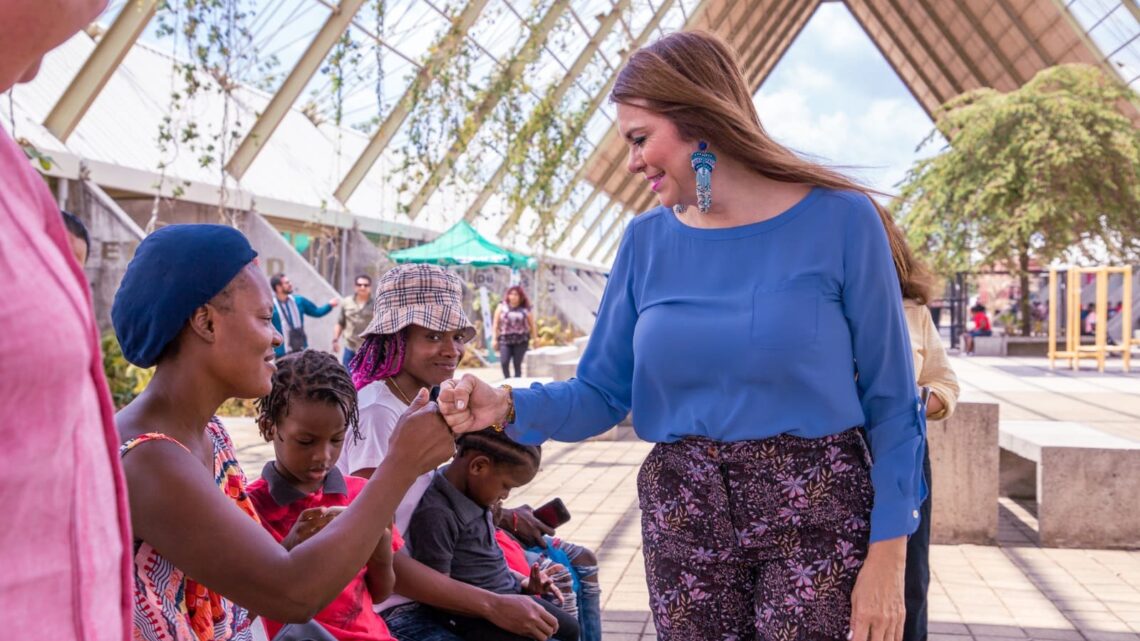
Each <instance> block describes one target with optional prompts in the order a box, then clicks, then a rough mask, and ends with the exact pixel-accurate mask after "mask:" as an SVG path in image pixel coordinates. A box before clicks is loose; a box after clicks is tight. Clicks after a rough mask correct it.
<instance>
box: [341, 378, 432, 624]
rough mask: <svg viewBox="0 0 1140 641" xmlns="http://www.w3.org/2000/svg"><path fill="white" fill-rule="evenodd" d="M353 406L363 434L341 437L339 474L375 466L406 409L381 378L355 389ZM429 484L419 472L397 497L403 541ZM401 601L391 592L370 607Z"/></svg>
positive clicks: (382, 607) (427, 476)
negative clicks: (399, 497) (355, 402)
mask: <svg viewBox="0 0 1140 641" xmlns="http://www.w3.org/2000/svg"><path fill="white" fill-rule="evenodd" d="M357 406H358V407H359V412H360V435H361V436H362V437H364V438H363V439H362V440H360V441H357V440H356V439H354V438H352V437H351V436H349V437H348V438H346V439H344V448H343V449H342V450H341V451H340V459H338V460H337V462H336V466H337V468H339V469H340V471H341V473H343V474H352V473H353V472H355V471H357V470H363V469H368V468H375V467H379V466H380V462H381V461H383V460H384V457H385V456H387V455H388V440H389V439H391V438H392V432H393V431H395V429H396V421H398V420H400V416H401V415H403V413H404V412H405V411H407V409H408V406H407V405H405V404H404V402H403V401H402V400H400V399H399V398H396V395H395V394H393V393H392V389H391V388H390V387H388V384H387V383H385V382H384V381H376V382H373V383H369V384H368V385H366V386H364V388H363V389H361V390H360V392H358V393H357ZM429 485H431V472H428V473H427V474H423V475H421V476H420V477H419V478H417V479H416V481H415V483H412V486H411V487H410V488H408V492H407V494H405V495H404V500H402V501H400V506H399V507H397V508H396V529H397V530H399V531H400V534H402V535H403V536H404V542H405V544H406V543H407V540H408V537H407V532H408V522H409V521H411V520H412V512H415V511H416V506H417V505H419V504H420V499H421V498H423V495H424V492H425V491H426V490H427V488H428V486H429ZM404 603H411V599H408V598H405V597H402V596H400V595H398V594H393V595H392V596H390V597H388V598H387V599H385V600H384V601H383V602H382V603H379V604H377V605H376V606H375V608H374V609H375V610H376V611H377V612H380V611H381V610H387V609H388V608H391V607H395V606H397V605H402V604H404Z"/></svg>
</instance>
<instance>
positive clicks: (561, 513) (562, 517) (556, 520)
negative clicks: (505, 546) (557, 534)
mask: <svg viewBox="0 0 1140 641" xmlns="http://www.w3.org/2000/svg"><path fill="white" fill-rule="evenodd" d="M534 516H535V518H537V519H538V520H539V521H542V522H543V523H545V524H546V525H548V526H550V527H551V528H558V527H559V526H561V525H563V524H565V523H567V522H568V521H569V520H570V510H567V509H566V504H565V503H563V502H562V499H554V500H552V501H550V502H549V503H545V504H543V505H540V506H539V507H538V508H536V509H535V510H534Z"/></svg>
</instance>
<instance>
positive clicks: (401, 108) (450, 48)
mask: <svg viewBox="0 0 1140 641" xmlns="http://www.w3.org/2000/svg"><path fill="white" fill-rule="evenodd" d="M487 2H488V0H469V1H468V3H467V5H466V6H465V7H464V8H463V11H462V12H461V13H460V14H459V16H458V17H456V18H455V19H454V20H452V22H451V26H450V27H448V29H447V31H446V32H444V34H443V36H441V37H440V39H439V40H438V41H437V42H436V43H435V45H434V46H433V47H432V51H434V53H432V55H431V57H429V58H428V60H427V62H425V63H424V65H423V66H422V67H420V70H419V71H418V72H417V73H416V76H415V78H413V79H412V82H411V84H409V85H408V88H407V89H406V90H405V91H404V95H403V96H401V97H400V100H399V102H397V103H396V105H395V106H394V107H392V111H390V112H389V113H388V116H387V117H385V118H384V122H383V123H381V125H380V128H379V129H377V130H376V133H375V134H373V135H372V138H371V139H370V140H369V141H368V145H367V146H366V147H365V148H364V151H362V152H360V157H359V158H357V159H356V162H354V163H353V164H352V168H350V169H349V170H348V173H347V174H345V176H344V179H343V180H341V181H340V185H338V186H337V188H336V191H335V192H334V194H335V196H336V199H337V200H339V201H340V202H341V203H347V202H348V199H349V198H351V197H352V194H353V193H354V192H355V191H356V188H357V187H359V186H360V183H362V182H363V181H364V177H365V176H367V175H368V172H369V171H371V170H372V167H373V165H375V164H376V161H377V160H379V158H380V154H382V153H384V150H385V149H386V148H387V147H388V143H390V142H391V141H392V137H393V136H395V135H396V132H397V131H398V130H399V129H400V126H401V125H403V124H404V121H405V120H407V118H408V114H410V113H411V111H412V107H414V106H415V101H416V96H418V95H420V94H422V93H423V91H424V90H425V89H426V88H427V87H428V86H429V85H430V84H431V82H432V80H433V79H434V78H435V74H436V73H438V72H439V69H440V67H442V66H443V65H444V63H446V62H447V61H448V60H449V59H451V58H452V57H453V56H454V55H455V53H456V51H458V50H459V47H460V45H462V44H463V39H464V35H465V34H466V33H467V30H468V29H470V28H471V26H472V25H473V24H475V21H476V20H477V19H478V18H479V14H481V13H482V12H483V9H484V7H486V6H487Z"/></svg>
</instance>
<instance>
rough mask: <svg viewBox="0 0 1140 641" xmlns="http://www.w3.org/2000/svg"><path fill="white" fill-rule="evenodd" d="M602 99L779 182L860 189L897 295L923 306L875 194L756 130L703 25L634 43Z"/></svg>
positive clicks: (919, 268) (911, 263)
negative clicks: (886, 245) (886, 248)
mask: <svg viewBox="0 0 1140 641" xmlns="http://www.w3.org/2000/svg"><path fill="white" fill-rule="evenodd" d="M610 100H612V101H614V102H617V103H626V104H633V105H635V106H638V107H644V108H646V109H649V110H650V111H653V112H655V113H657V114H660V115H662V116H664V117H666V118H668V119H669V120H670V121H671V122H672V123H673V125H674V126H676V127H677V132H678V133H679V134H680V135H681V137H683V138H685V139H687V140H707V141H710V144H712V145H713V147H714V149H715V151H716V153H723V154H725V155H727V156H729V157H731V158H733V159H735V160H736V161H738V162H740V163H742V164H743V165H744V166H745V167H747V168H749V169H751V170H753V171H755V172H756V173H758V174H760V175H762V176H764V177H765V178H769V179H771V180H776V181H779V182H786V183H801V184H807V185H814V186H817V187H824V188H827V189H835V190H845V191H858V192H862V193H863V194H866V195H867V197H868V198H869V199H870V200H871V202H872V203H873V204H874V206H875V209H876V210H878V212H879V218H880V219H882V221H883V226H884V227H885V229H886V231H887V239H888V240H889V241H890V245H891V254H892V256H893V258H894V262H895V271H896V272H898V277H899V284H900V285H901V286H902V292H903V297H904V298H913V299H914V300H916V301H918V302H919V303H920V304H925V303H926V302H927V301H928V300H929V297H930V281H931V278H930V273H929V271H927V269H926V267H925V266H923V265H922V263H920V262H919V261H918V260H917V259H916V258H915V257H914V255H913V254H912V253H911V251H910V248H909V247H908V246H907V243H906V239H905V238H904V237H903V235H902V232H901V231H900V230H899V228H898V226H897V225H895V223H894V220H893V219H892V218H891V215H890V213H888V212H887V210H886V208H884V207H883V206H882V205H881V204H879V203H878V202H877V201H876V200H875V198H874V196H875V195H877V194H878V192H875V191H873V190H871V189H868V188H867V187H864V186H862V185H860V184H858V183H855V182H854V181H852V180H851V179H849V178H847V177H846V176H844V175H843V174H841V173H839V172H837V171H835V170H834V169H830V168H828V167H824V166H823V165H820V164H818V163H814V162H811V161H810V160H805V159H803V158H801V157H799V156H797V155H796V154H795V153H793V152H792V151H791V150H790V149H788V148H787V147H784V146H783V145H781V144H779V143H778V142H776V141H775V140H773V139H772V138H771V137H769V136H768V133H767V132H766V131H764V126H763V125H762V124H760V115H759V114H757V113H756V106H755V105H754V104H753V103H752V93H751V92H750V91H749V88H748V83H747V82H745V80H744V75H743V74H742V73H741V71H740V64H739V62H738V61H737V57H736V54H735V53H734V52H733V50H732V49H731V48H730V47H729V46H728V45H727V44H725V43H724V42H723V41H722V40H721V39H720V38H718V37H716V36H715V35H712V34H710V33H706V32H703V31H680V32H677V33H673V34H670V35H668V36H665V37H664V38H661V39H660V40H658V41H657V42H654V43H653V44H651V45H648V46H646V47H642V48H641V49H638V50H637V51H636V52H634V54H633V55H632V56H630V59H629V62H628V63H627V64H626V66H625V67H624V68H622V70H621V71H620V72H619V73H618V77H617V80H616V81H615V82H614V88H613V92H611V93H610Z"/></svg>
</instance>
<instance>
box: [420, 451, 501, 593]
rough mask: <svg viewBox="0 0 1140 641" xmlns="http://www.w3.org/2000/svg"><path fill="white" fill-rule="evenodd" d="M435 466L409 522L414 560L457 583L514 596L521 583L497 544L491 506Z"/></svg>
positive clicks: (443, 469)
mask: <svg viewBox="0 0 1140 641" xmlns="http://www.w3.org/2000/svg"><path fill="white" fill-rule="evenodd" d="M446 469H447V467H444V468H442V469H439V470H436V472H435V474H434V475H433V476H432V479H431V485H429V486H428V489H427V491H425V492H424V495H423V498H421V499H420V504H419V505H418V506H417V507H416V511H415V512H414V513H412V520H411V522H410V523H408V531H407V533H406V534H407V540H408V549H409V551H410V553H411V555H412V558H414V559H415V560H417V561H419V562H420V563H423V564H424V565H426V566H428V567H430V568H432V569H434V570H436V571H438V572H441V573H443V574H447V575H450V576H451V578H453V579H455V580H456V581H462V582H463V583H466V584H468V585H474V586H475V587H479V588H483V589H484V590H487V591H490V592H495V593H497V594H518V592H519V589H520V586H519V582H518V580H516V579H515V576H514V575H513V574H511V571H510V570H509V569H508V568H507V560H506V558H504V557H503V551H502V550H501V549H499V545H498V543H496V542H495V526H494V525H493V524H492V523H491V510H489V509H487V508H484V507H482V506H480V505H476V504H475V502H474V501H472V500H471V499H469V498H467V496H465V495H464V494H463V493H462V492H460V491H459V490H458V489H456V487H455V486H454V485H452V484H451V481H448V480H447V478H446V477H445V476H444V475H443V472H444V471H445V470H446Z"/></svg>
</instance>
